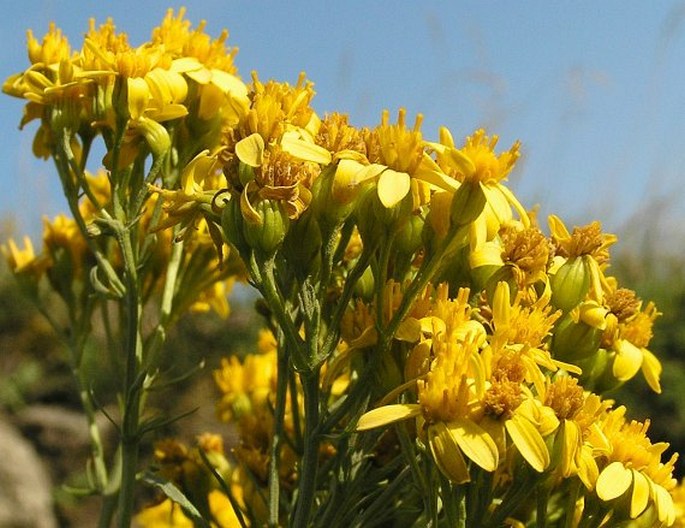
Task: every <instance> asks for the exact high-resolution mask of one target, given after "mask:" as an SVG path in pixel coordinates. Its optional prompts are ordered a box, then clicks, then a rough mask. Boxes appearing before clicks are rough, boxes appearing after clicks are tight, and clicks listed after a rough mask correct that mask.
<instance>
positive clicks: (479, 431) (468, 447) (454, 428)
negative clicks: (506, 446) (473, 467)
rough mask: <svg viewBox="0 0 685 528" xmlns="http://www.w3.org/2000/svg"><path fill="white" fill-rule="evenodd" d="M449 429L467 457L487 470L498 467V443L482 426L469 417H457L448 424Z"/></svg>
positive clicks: (493, 469)
mask: <svg viewBox="0 0 685 528" xmlns="http://www.w3.org/2000/svg"><path fill="white" fill-rule="evenodd" d="M447 429H448V430H449V432H450V434H451V435H452V438H454V440H455V442H456V443H457V445H458V446H459V447H460V448H461V450H462V451H463V452H464V454H465V455H466V456H467V457H469V458H470V459H471V460H473V461H474V462H475V463H476V464H478V465H479V466H480V467H482V468H483V469H484V470H485V471H495V469H497V465H498V464H499V452H498V451H497V445H496V444H495V442H494V440H493V439H492V438H490V435H489V434H488V433H487V432H486V431H485V430H484V429H483V428H482V427H480V426H479V425H478V424H477V423H475V422H473V421H471V420H469V419H468V418H457V419H456V420H453V421H451V422H449V423H448V424H447Z"/></svg>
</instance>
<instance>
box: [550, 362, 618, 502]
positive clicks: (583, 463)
mask: <svg viewBox="0 0 685 528" xmlns="http://www.w3.org/2000/svg"><path fill="white" fill-rule="evenodd" d="M539 397H540V399H541V400H542V401H543V403H544V405H545V406H546V407H547V408H550V409H552V410H553V411H554V415H555V416H556V418H557V420H558V422H559V426H558V427H557V429H556V433H555V440H554V446H555V447H554V450H555V453H556V457H555V459H556V462H557V464H558V467H557V471H558V472H559V474H560V475H561V476H562V477H564V478H570V477H573V476H575V475H577V476H578V477H579V478H580V480H581V481H582V482H583V484H584V485H585V487H586V488H587V489H589V490H592V489H594V487H595V483H596V481H597V477H598V476H599V469H598V467H597V462H596V460H595V458H596V457H598V456H601V455H605V454H606V453H607V452H608V451H609V449H610V446H609V443H608V440H607V439H606V437H605V436H604V433H603V432H602V431H601V429H600V418H601V417H603V416H604V414H605V413H606V412H607V410H608V409H609V408H610V407H611V402H609V401H602V400H601V398H600V397H599V396H597V395H596V394H592V393H585V392H584V391H583V388H582V387H581V386H580V385H578V380H577V379H576V378H573V377H571V376H566V375H560V376H557V377H556V378H555V379H554V380H550V379H548V380H547V382H546V384H545V386H544V390H543V392H542V393H540V395H539Z"/></svg>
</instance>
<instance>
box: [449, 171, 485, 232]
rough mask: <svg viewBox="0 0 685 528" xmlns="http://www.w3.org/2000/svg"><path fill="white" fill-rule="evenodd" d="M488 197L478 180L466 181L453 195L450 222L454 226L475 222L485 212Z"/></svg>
mask: <svg viewBox="0 0 685 528" xmlns="http://www.w3.org/2000/svg"><path fill="white" fill-rule="evenodd" d="M485 203H486V198H485V193H484V192H483V188H482V187H481V185H480V183H478V182H464V183H462V184H461V185H460V186H459V189H457V190H456V191H455V193H454V196H453V197H452V204H451V206H450V223H451V225H453V226H459V227H461V226H465V225H467V224H470V223H471V222H473V221H474V220H475V219H476V218H478V216H479V215H480V214H481V213H482V212H483V208H484V207H485Z"/></svg>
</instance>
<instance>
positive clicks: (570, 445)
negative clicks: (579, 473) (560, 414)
mask: <svg viewBox="0 0 685 528" xmlns="http://www.w3.org/2000/svg"><path fill="white" fill-rule="evenodd" d="M562 424H563V425H562V430H561V471H562V474H563V475H564V477H566V478H568V477H570V476H572V475H573V471H574V470H575V469H576V458H577V456H578V452H579V451H580V449H581V448H582V447H583V437H582V433H581V430H580V426H579V425H578V424H577V423H576V422H574V421H573V420H564V421H563V422H562Z"/></svg>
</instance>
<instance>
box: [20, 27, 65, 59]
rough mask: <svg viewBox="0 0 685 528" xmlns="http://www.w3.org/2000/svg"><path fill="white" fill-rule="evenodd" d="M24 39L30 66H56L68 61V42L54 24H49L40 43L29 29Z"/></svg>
mask: <svg viewBox="0 0 685 528" xmlns="http://www.w3.org/2000/svg"><path fill="white" fill-rule="evenodd" d="M26 38H27V40H28V52H29V60H30V61H31V63H32V64H36V63H42V64H45V65H49V64H58V63H59V62H61V61H62V60H67V59H69V56H70V54H71V50H70V48H69V41H68V40H67V37H65V36H64V35H63V34H62V30H61V29H59V28H58V27H57V26H55V23H54V22H50V27H49V30H48V33H47V34H46V35H45V36H44V37H43V42H42V43H39V42H38V40H37V39H36V38H35V37H34V36H33V32H32V31H31V30H30V29H29V30H28V31H27V32H26Z"/></svg>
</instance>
